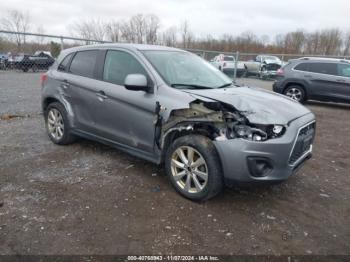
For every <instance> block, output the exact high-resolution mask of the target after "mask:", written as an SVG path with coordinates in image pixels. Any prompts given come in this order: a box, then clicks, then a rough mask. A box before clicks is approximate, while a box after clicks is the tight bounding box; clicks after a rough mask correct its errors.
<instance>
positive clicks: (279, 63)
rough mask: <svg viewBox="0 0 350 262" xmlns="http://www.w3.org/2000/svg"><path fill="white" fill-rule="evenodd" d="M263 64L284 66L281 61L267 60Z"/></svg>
mask: <svg viewBox="0 0 350 262" xmlns="http://www.w3.org/2000/svg"><path fill="white" fill-rule="evenodd" d="M263 62H264V63H266V64H276V65H282V61H280V60H273V59H265V60H264V61H263Z"/></svg>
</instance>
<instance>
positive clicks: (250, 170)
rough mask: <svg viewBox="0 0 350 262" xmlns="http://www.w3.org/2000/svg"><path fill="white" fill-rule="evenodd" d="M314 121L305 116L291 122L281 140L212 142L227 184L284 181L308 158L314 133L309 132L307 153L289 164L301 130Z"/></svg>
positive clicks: (308, 115) (309, 115) (310, 115)
mask: <svg viewBox="0 0 350 262" xmlns="http://www.w3.org/2000/svg"><path fill="white" fill-rule="evenodd" d="M314 121H315V118H314V115H313V114H312V113H310V114H307V115H305V116H303V117H301V118H298V119H296V120H294V121H293V122H291V123H290V124H289V126H288V128H287V130H286V133H285V134H284V135H283V136H282V137H280V138H275V139H270V140H267V141H264V142H255V141H249V140H244V139H231V140H225V141H214V144H215V146H216V149H217V151H218V154H219V157H220V159H221V164H222V168H223V173H224V174H223V175H224V178H225V180H226V183H227V184H230V183H231V182H236V183H237V182H239V183H250V182H259V183H261V182H278V181H283V180H286V179H287V178H288V177H290V176H291V175H292V174H294V173H295V172H296V170H297V169H299V168H300V167H301V166H302V165H303V163H304V162H305V161H306V160H307V159H309V158H310V157H311V153H312V145H311V144H312V141H313V138H314V133H310V135H311V138H310V139H309V143H310V144H309V145H307V146H308V148H307V150H305V152H303V154H301V155H300V156H298V157H297V159H294V160H293V161H291V158H292V151H293V152H294V148H295V146H296V142H297V139H298V137H299V133H300V131H301V130H303V129H302V128H304V127H306V126H309V125H310V123H314ZM303 131H304V130H303ZM313 132H314V131H313Z"/></svg>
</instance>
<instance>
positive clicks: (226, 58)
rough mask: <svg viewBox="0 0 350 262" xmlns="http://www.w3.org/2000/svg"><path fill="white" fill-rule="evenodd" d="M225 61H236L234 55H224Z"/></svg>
mask: <svg viewBox="0 0 350 262" xmlns="http://www.w3.org/2000/svg"><path fill="white" fill-rule="evenodd" d="M224 61H232V62H233V61H234V59H233V56H224Z"/></svg>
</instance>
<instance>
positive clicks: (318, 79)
mask: <svg viewBox="0 0 350 262" xmlns="http://www.w3.org/2000/svg"><path fill="white" fill-rule="evenodd" d="M307 65H308V69H307V70H308V72H304V78H305V80H306V81H307V82H308V83H309V87H310V94H311V95H312V96H313V97H315V98H317V99H321V100H329V99H335V98H337V97H338V96H339V91H340V90H339V87H340V86H341V84H340V83H339V82H338V81H337V78H338V76H337V64H336V63H326V62H314V63H312V62H310V63H307Z"/></svg>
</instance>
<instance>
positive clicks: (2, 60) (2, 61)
mask: <svg viewBox="0 0 350 262" xmlns="http://www.w3.org/2000/svg"><path fill="white" fill-rule="evenodd" d="M7 61H8V55H7V54H0V70H6V65H7Z"/></svg>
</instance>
